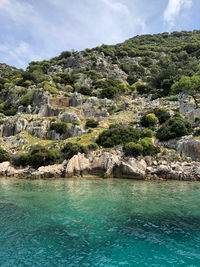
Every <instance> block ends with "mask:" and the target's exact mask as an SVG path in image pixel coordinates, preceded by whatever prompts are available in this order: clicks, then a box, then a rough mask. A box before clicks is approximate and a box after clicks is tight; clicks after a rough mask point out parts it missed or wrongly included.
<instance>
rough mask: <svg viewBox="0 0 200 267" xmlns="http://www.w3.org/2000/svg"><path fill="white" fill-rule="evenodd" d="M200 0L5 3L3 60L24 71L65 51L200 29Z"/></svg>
mask: <svg viewBox="0 0 200 267" xmlns="http://www.w3.org/2000/svg"><path fill="white" fill-rule="evenodd" d="M199 10H200V1H199V0H0V62H4V63H7V64H9V65H13V66H16V67H19V68H25V67H26V66H27V64H28V62H30V61H35V60H43V59H50V58H52V57H54V56H57V55H59V54H60V53H61V52H62V51H65V50H72V49H75V50H81V49H84V48H87V47H89V48H91V47H95V46H99V45H101V44H103V43H104V44H115V43H119V42H123V41H125V40H126V39H128V38H131V37H133V36H135V35H137V34H144V33H158V32H165V31H170V32H171V31H174V30H193V29H200V19H199Z"/></svg>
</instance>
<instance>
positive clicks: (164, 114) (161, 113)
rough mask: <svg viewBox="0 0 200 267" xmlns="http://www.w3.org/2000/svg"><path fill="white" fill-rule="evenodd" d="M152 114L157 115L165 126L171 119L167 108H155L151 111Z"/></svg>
mask: <svg viewBox="0 0 200 267" xmlns="http://www.w3.org/2000/svg"><path fill="white" fill-rule="evenodd" d="M151 113H154V114H155V115H156V117H157V118H158V120H159V123H160V124H163V123H164V122H166V121H167V120H169V119H170V114H169V112H168V111H167V110H166V109H165V108H154V109H153V110H151Z"/></svg>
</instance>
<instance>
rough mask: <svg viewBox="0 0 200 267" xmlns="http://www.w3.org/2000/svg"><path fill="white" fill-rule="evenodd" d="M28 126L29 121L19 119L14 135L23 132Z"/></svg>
mask: <svg viewBox="0 0 200 267" xmlns="http://www.w3.org/2000/svg"><path fill="white" fill-rule="evenodd" d="M27 125H28V121H27V120H25V119H23V118H19V119H18V120H17V121H16V122H15V129H14V135H16V134H18V133H21V132H23V131H24V130H25V129H26V127H27Z"/></svg>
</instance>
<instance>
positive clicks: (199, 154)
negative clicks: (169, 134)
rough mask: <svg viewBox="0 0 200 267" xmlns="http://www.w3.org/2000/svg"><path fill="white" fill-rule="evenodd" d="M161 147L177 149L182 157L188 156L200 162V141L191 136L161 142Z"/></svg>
mask: <svg viewBox="0 0 200 267" xmlns="http://www.w3.org/2000/svg"><path fill="white" fill-rule="evenodd" d="M159 145H161V146H164V147H167V148H172V149H175V150H176V151H177V152H178V153H179V154H180V155H181V156H182V157H184V156H186V157H190V158H191V159H192V160H195V161H200V140H199V139H197V138H195V137H193V136H191V135H190V136H184V137H182V138H179V139H172V140H169V141H167V142H160V143H159Z"/></svg>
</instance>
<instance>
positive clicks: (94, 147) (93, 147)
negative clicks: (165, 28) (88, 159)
mask: <svg viewBox="0 0 200 267" xmlns="http://www.w3.org/2000/svg"><path fill="white" fill-rule="evenodd" d="M98 148H99V146H98V145H97V144H96V143H91V144H89V145H87V148H86V149H87V150H89V151H96V150H97V149H98Z"/></svg>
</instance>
